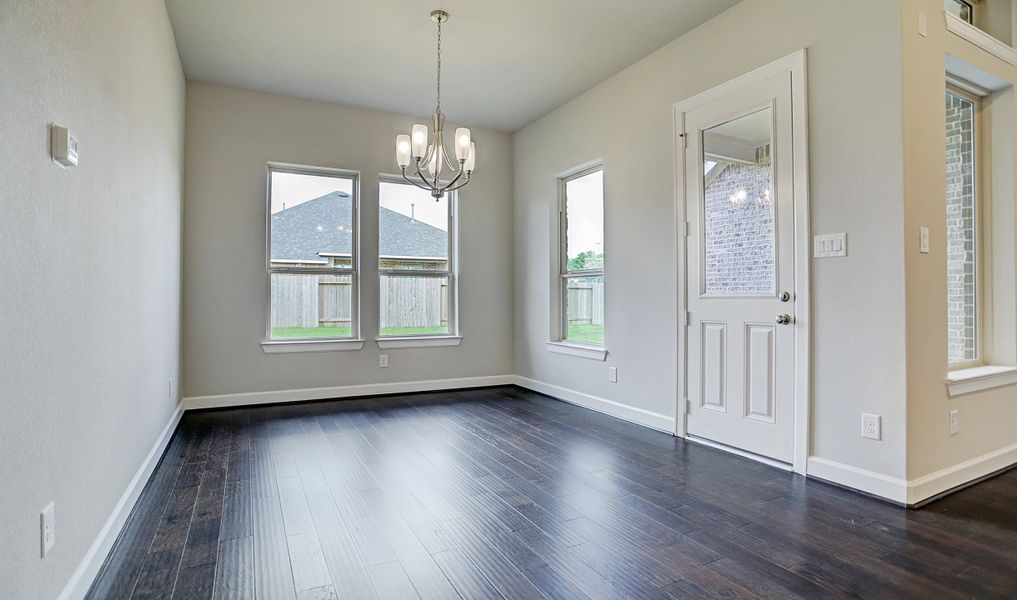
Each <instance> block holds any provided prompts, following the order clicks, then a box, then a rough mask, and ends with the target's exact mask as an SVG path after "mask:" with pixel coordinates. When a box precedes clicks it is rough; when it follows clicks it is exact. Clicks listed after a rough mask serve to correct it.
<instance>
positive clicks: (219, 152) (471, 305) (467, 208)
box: [183, 83, 512, 397]
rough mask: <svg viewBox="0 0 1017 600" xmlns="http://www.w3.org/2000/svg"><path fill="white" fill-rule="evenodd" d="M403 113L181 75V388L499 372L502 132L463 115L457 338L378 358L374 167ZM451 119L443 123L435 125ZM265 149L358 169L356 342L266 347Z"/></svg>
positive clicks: (507, 190)
mask: <svg viewBox="0 0 1017 600" xmlns="http://www.w3.org/2000/svg"><path fill="white" fill-rule="evenodd" d="M415 122H420V123H429V122H430V121H429V119H428V118H426V117H418V118H413V117H406V116H400V115H394V114H390V113H382V112H377V111H371V110H363V109H357V108H350V107H344V106H337V105H334V104H325V103H320V102H311V101H305V100H297V99H294V98H287V97H283V96H275V95H270V94H263V93H257V92H250V91H244V90H239V89H234V88H227V87H220V86H212V85H205V84H200V83H188V85H187V151H186V157H187V159H186V161H187V162H186V172H187V177H186V184H185V186H186V187H185V191H186V202H185V208H184V314H185V318H184V340H183V343H184V372H185V377H184V381H185V385H184V395H185V396H188V397H193V396H206V395H218V394H232V393H246V392H260V391H275V390H287V389H304V388H315V387H331V386H343V385H357V384H365V383H387V382H400V381H417V380H428V379H444V378H454V377H474V376H483V375H505V374H509V373H511V370H512V354H511V343H512V342H511V340H512V322H511V319H512V232H511V226H510V223H511V219H512V139H511V136H510V135H509V134H505V133H500V132H495V131H489V130H484V129H478V128H474V129H472V133H473V137H474V139H475V140H476V143H477V152H478V158H477V171H476V174H475V175H474V179H473V182H471V183H470V185H469V186H468V187H466V188H464V189H463V190H462V192H461V194H460V200H459V206H460V211H459V235H460V296H461V297H463V298H468V299H469V301H468V302H463V303H462V306H461V308H460V330H461V333H462V335H463V342H462V345H461V346H459V347H449V348H418V349H400V350H389V351H388V354H389V357H390V365H391V366H390V367H389V368H387V369H380V368H379V367H378V354H379V350H378V348H377V346H376V345H375V344H374V342H373V340H374V338H375V337H376V335H377V323H378V312H379V310H378V302H379V300H378V281H377V264H376V263H373V262H372V261H371V260H369V258H368V257H371V256H376V255H377V248H378V238H377V227H378V174H379V173H389V174H391V173H396V172H398V170H397V168H396V165H395V136H396V135H397V134H399V133H405V132H409V130H410V127H412V125H413V123H415ZM446 127H447V128H448V129H449V130H454V128H455V125H448V124H447V125H446ZM269 161H278V162H288V163H296V164H303V165H313V166H323V167H338V168H343V169H353V170H357V171H360V174H361V193H362V195H361V215H360V220H361V221H360V222H361V228H362V229H361V231H362V236H361V251H362V255H361V256H362V257H364V258H363V260H362V279H361V281H362V286H361V288H362V289H361V306H362V311H361V312H362V324H363V325H362V334H363V336H364V338H365V339H367V340H368V342H367V344H366V345H365V346H364V349H363V351H361V352H323V353H302V354H273V355H266V354H265V353H264V352H263V351H262V349H261V345H260V343H261V341H262V339H263V338H264V335H265V318H266V314H267V311H268V306H267V303H268V288H267V286H268V277H267V275H266V273H265V258H264V257H265V169H266V163H268V162H269Z"/></svg>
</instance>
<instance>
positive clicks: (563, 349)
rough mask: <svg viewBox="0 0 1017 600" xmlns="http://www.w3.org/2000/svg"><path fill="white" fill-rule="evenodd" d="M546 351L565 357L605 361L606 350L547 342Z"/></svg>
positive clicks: (596, 347) (584, 345)
mask: <svg viewBox="0 0 1017 600" xmlns="http://www.w3.org/2000/svg"><path fill="white" fill-rule="evenodd" d="M547 349H548V351H550V352H554V353H555V354H565V355H567V356H578V357H579V358H588V359H590V360H599V361H604V360H607V348H604V347H603V346H587V345H586V344H575V343H572V342H548V343H547Z"/></svg>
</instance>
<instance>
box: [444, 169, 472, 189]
mask: <svg viewBox="0 0 1017 600" xmlns="http://www.w3.org/2000/svg"><path fill="white" fill-rule="evenodd" d="M468 183H470V173H467V174H466V179H464V180H463V182H462V183H460V184H459V185H457V186H455V187H452V188H448V189H446V190H445V191H446V192H454V191H456V190H458V189H459V188H463V187H466V185H467V184H468Z"/></svg>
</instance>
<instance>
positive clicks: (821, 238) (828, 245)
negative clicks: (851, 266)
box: [812, 233, 847, 258]
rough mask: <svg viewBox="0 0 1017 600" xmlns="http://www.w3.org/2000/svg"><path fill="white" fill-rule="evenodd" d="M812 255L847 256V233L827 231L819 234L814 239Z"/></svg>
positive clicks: (819, 256) (827, 256) (826, 256)
mask: <svg viewBox="0 0 1017 600" xmlns="http://www.w3.org/2000/svg"><path fill="white" fill-rule="evenodd" d="M812 255H813V256H814V257H816V258H834V257H838V256H847V234H846V233H827V234H823V235H817V236H816V237H815V238H813V241H812Z"/></svg>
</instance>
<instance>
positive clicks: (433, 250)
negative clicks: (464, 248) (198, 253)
mask: <svg viewBox="0 0 1017 600" xmlns="http://www.w3.org/2000/svg"><path fill="white" fill-rule="evenodd" d="M351 207H352V199H351V198H350V195H349V194H347V193H346V192H332V193H330V194H326V195H324V196H321V197H319V198H315V199H314V200H308V201H307V202H304V203H302V204H298V205H296V206H294V207H292V208H287V209H284V210H281V211H279V212H277V213H275V214H274V215H272V258H273V259H274V260H321V257H320V256H319V253H326V254H328V253H331V254H349V253H350V248H351V247H352V241H353V236H352V233H353V228H352V223H350V215H351V214H352V213H353V211H352V210H351ZM378 230H379V231H378V235H379V242H380V244H381V246H380V247H381V248H382V249H383V251H384V255H385V256H413V257H445V256H447V254H448V248H447V240H448V236H447V234H446V232H444V231H442V230H441V229H438V228H437V227H433V226H431V225H428V224H426V223H422V222H420V221H417V220H414V219H411V218H410V217H407V216H406V215H402V214H399V213H397V212H395V211H393V210H389V209H387V208H383V207H379V208H378Z"/></svg>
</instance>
